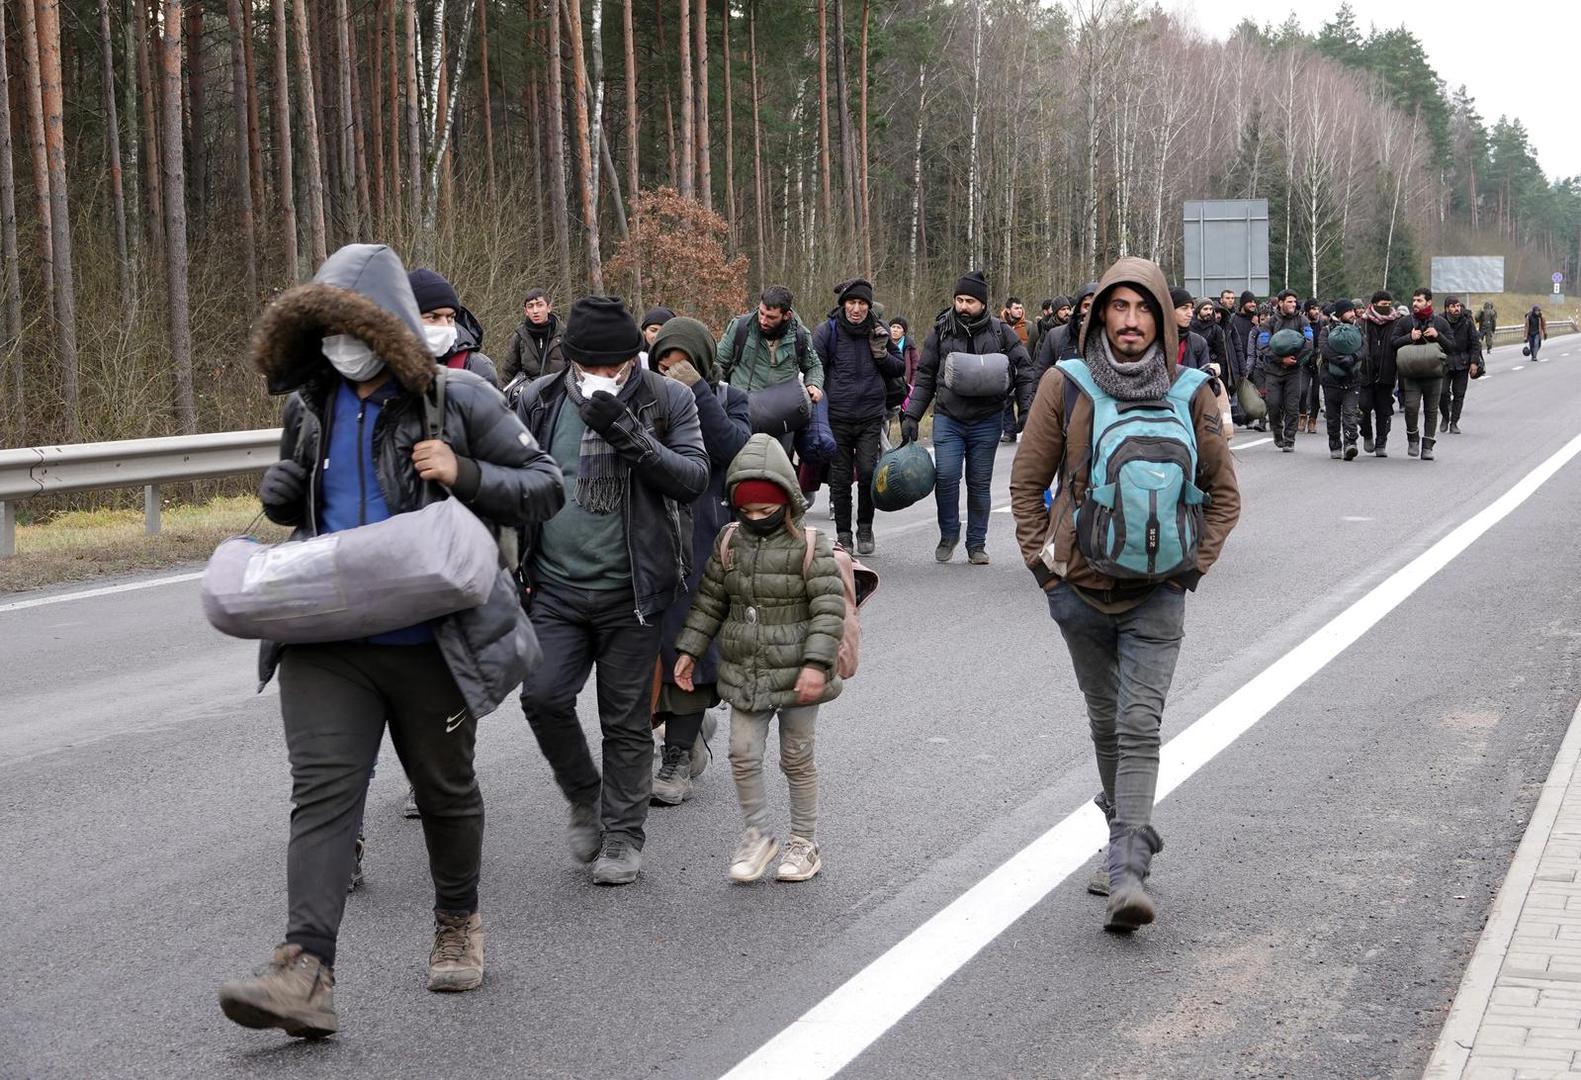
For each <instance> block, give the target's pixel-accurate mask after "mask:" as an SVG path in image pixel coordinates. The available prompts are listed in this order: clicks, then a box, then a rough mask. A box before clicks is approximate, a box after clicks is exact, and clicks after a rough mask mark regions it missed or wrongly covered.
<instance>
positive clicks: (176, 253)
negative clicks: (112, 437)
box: [159, 0, 198, 435]
mask: <svg viewBox="0 0 1581 1080" xmlns="http://www.w3.org/2000/svg"><path fill="white" fill-rule="evenodd" d="M159 68H160V71H161V73H162V82H163V85H164V112H163V121H164V122H163V125H162V126H163V129H164V130H163V132H162V135H161V142H162V143H163V153H162V154H161V155H160V160H161V162H162V163H163V166H164V173H165V177H164V188H165V240H166V244H165V280H166V283H167V287H166V295H167V299H168V310H167V315H168V318H169V324H168V325H169V327H170V370H171V375H172V378H173V381H174V384H175V385H174V389H175V399H176V420H177V426H178V427H179V429H180V431H181V433H182V434H183V435H192V434H195V433H196V432H197V430H198V414H197V404H196V400H195V398H194V396H193V392H192V325H191V321H190V318H191V315H190V311H189V310H188V306H187V305H188V299H187V207H186V200H185V197H184V192H185V191H186V177H185V176H184V172H185V169H184V167H183V161H182V154H181V3H180V0H165V28H164V47H163V48H162V49H160V53H159Z"/></svg>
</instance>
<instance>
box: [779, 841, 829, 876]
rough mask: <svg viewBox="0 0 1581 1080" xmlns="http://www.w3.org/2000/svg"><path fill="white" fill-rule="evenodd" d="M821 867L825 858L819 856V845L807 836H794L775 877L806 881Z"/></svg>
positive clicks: (786, 847) (788, 843) (786, 848)
mask: <svg viewBox="0 0 1581 1080" xmlns="http://www.w3.org/2000/svg"><path fill="white" fill-rule="evenodd" d="M821 869H823V860H822V859H820V858H819V857H818V845H817V844H815V843H813V842H812V841H811V840H808V839H807V838H806V837H802V836H792V837H791V838H790V840H789V842H787V843H786V845H785V855H784V857H783V858H781V860H780V868H779V870H778V871H777V872H776V873H775V875H774V877H775V878H776V879H777V880H779V881H806V880H807V879H808V878H810V877H812V876H813V875H815V874H816V873H818V871H819V870H821Z"/></svg>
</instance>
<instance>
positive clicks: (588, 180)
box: [562, 0, 604, 295]
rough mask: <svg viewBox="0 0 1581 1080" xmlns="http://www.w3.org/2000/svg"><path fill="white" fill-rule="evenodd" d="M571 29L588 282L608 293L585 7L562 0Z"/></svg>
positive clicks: (574, 111)
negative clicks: (590, 126) (602, 253)
mask: <svg viewBox="0 0 1581 1080" xmlns="http://www.w3.org/2000/svg"><path fill="white" fill-rule="evenodd" d="M562 7H563V8H564V10H565V14H566V26H567V28H568V29H569V30H570V34H569V38H570V46H571V78H572V84H571V87H572V89H571V101H572V106H573V116H574V119H575V122H576V129H575V130H576V178H577V187H578V189H579V190H580V192H581V196H582V228H583V230H584V232H585V233H586V238H587V239H586V243H587V282H588V287H589V289H591V290H592V291H593V292H594V293H597V294H600V295H602V294H603V292H604V264H603V260H602V259H601V258H600V255H599V237H598V201H597V196H596V195H595V194H594V191H593V147H592V134H593V133H592V132H591V131H590V130H589V129H588V119H589V117H588V101H587V86H588V82H587V60H586V55H585V54H584V53H583V51H582V6H581V4H580V3H579V2H578V0H562Z"/></svg>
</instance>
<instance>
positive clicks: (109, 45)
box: [0, 0, 246, 318]
mask: <svg viewBox="0 0 1581 1080" xmlns="http://www.w3.org/2000/svg"><path fill="white" fill-rule="evenodd" d="M99 36H100V37H102V38H103V39H104V51H103V53H102V54H101V55H102V58H103V63H102V64H101V66H100V76H101V78H102V79H103V81H104V141H105V152H106V156H107V157H108V158H109V161H110V203H111V207H112V209H113V211H114V217H115V269H116V277H117V280H118V282H119V284H120V287H121V311H122V312H123V314H124V315H125V317H127V318H130V317H131V313H132V255H131V252H130V251H129V250H128V249H127V242H126V186H125V183H124V180H123V177H122V174H121V126H120V123H119V122H118V120H117V118H116V105H115V35H114V33H113V32H112V31H111V29H110V0H99ZM3 41H4V37H3V36H0V42H3ZM3 86H4V84H3V83H0V88H3ZM242 130H243V132H244V133H245V131H246V128H245V127H244V128H243V129H242ZM6 135H7V138H9V137H10V132H9V131H8V132H7V133H6Z"/></svg>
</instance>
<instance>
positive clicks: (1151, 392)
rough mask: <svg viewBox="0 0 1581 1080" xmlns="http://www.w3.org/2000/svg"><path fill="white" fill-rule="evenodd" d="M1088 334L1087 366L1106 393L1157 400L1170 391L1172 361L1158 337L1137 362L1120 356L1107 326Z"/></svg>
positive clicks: (1125, 397)
mask: <svg viewBox="0 0 1581 1080" xmlns="http://www.w3.org/2000/svg"><path fill="white" fill-rule="evenodd" d="M1093 330H1094V331H1095V332H1094V333H1091V334H1089V335H1088V337H1087V357H1086V359H1087V368H1088V370H1090V371H1091V372H1092V377H1093V381H1094V382H1096V383H1097V384H1098V386H1099V388H1100V389H1102V390H1103V392H1104V393H1106V394H1108V395H1109V396H1110V397H1112V398H1116V399H1118V400H1120V401H1157V400H1160V399H1162V398H1163V397H1164V395H1165V394H1168V393H1169V365H1168V364H1167V363H1166V362H1165V360H1164V347H1163V346H1162V345H1160V344H1159V343H1158V342H1157V341H1154V342H1153V344H1151V345H1149V346H1148V349H1147V352H1146V353H1144V354H1143V356H1142V359H1140V360H1137V361H1136V362H1134V363H1129V364H1127V363H1124V362H1122V361H1119V360H1116V359H1115V356H1114V351H1113V350H1112V349H1111V348H1110V347H1109V335H1107V334H1105V333H1104V332H1103V327H1101V326H1095V327H1093Z"/></svg>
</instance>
